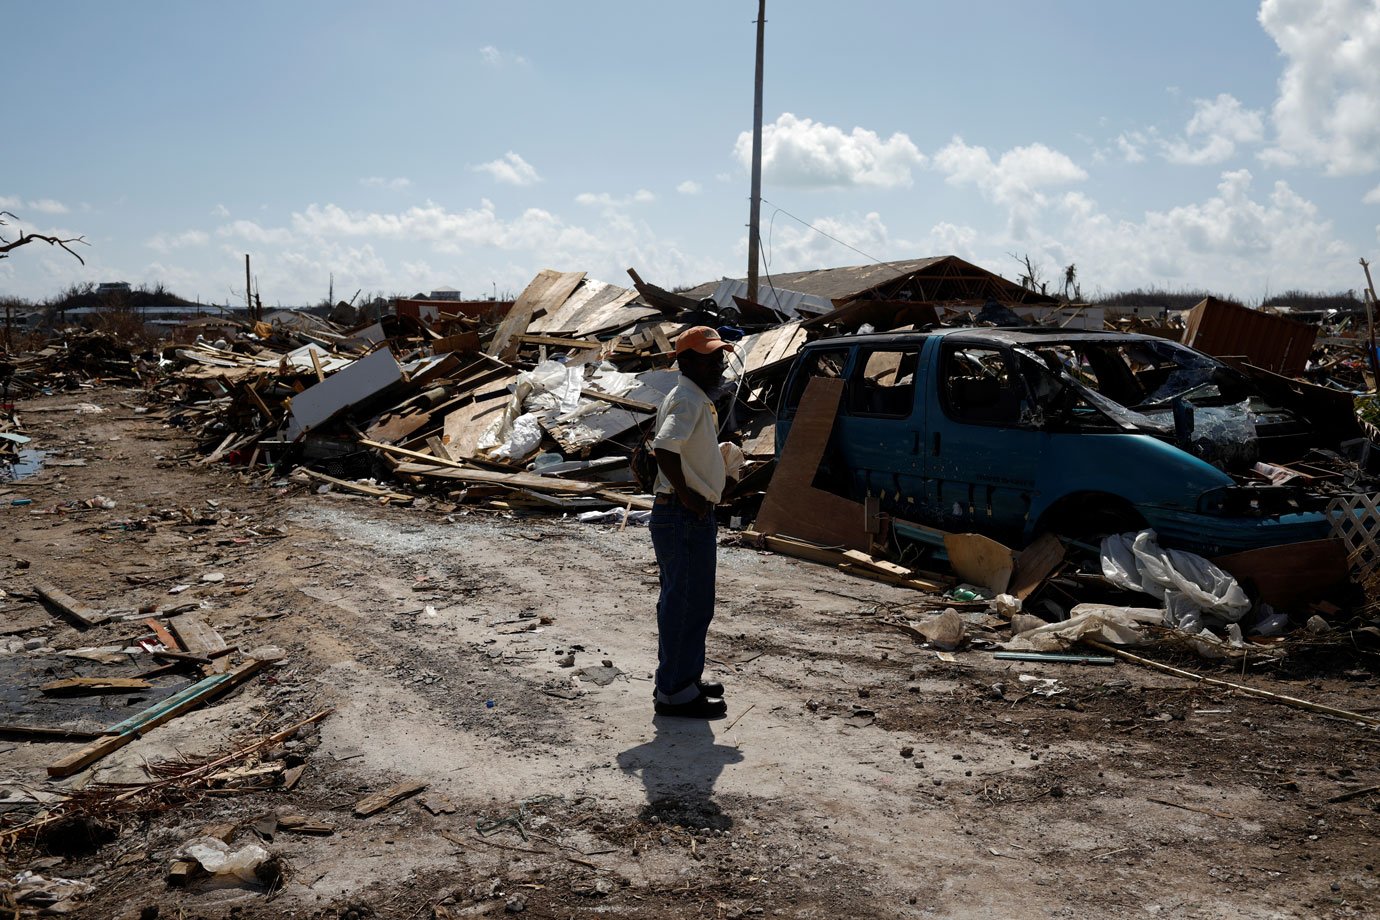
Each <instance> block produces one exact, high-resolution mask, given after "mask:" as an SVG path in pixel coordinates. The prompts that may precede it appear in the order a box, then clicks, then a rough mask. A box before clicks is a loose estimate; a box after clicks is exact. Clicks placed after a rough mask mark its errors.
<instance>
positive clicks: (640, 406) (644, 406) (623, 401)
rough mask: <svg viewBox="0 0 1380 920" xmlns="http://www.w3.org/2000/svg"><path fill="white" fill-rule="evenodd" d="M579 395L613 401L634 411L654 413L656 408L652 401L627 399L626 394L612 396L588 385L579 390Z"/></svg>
mask: <svg viewBox="0 0 1380 920" xmlns="http://www.w3.org/2000/svg"><path fill="white" fill-rule="evenodd" d="M580 395H581V396H587V397H589V398H590V399H598V400H600V401H602V402H606V403H613V404H614V405H615V406H622V407H623V408H624V409H631V410H633V411H634V412H647V413H653V414H655V413H656V411H657V408H658V407H657V406H655V405H653V404H652V403H649V402H643V401H642V400H640V399H629V398H628V397H626V396H614V395H613V394H612V393H605V392H604V391H602V390H594V389H590V388H589V387H585V388H584V389H582V390H580Z"/></svg>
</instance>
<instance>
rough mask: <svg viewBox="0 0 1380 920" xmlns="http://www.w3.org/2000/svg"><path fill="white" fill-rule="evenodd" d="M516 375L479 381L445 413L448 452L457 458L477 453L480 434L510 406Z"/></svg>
mask: <svg viewBox="0 0 1380 920" xmlns="http://www.w3.org/2000/svg"><path fill="white" fill-rule="evenodd" d="M515 377H516V374H511V375H508V376H504V377H499V378H497V379H494V380H489V381H486V382H484V383H482V384H480V385H479V386H477V387H475V388H474V389H473V390H472V391H471V392H470V393H469V394H468V395H467V396H466V397H465V398H464V401H463V402H462V403H461V404H460V405H459V406H458V407H456V408H454V409H452V410H451V411H450V412H449V413H448V414H447V415H446V421H445V426H444V428H443V429H442V435H441V443H443V444H445V445H446V452H447V453H449V454H450V455H451V456H452V457H454V458H456V459H457V460H469V459H472V458H473V457H474V456H475V454H476V453H477V452H478V445H479V438H480V436H481V435H483V434H484V431H485V429H487V428H488V427H489V426H490V425H491V424H493V422H494V420H495V419H497V418H498V417H499V416H501V415H502V414H503V410H504V409H506V408H507V406H508V401H509V399H510V398H511V394H510V393H509V392H508V386H509V384H510V383H512V381H513V379H514V378H515Z"/></svg>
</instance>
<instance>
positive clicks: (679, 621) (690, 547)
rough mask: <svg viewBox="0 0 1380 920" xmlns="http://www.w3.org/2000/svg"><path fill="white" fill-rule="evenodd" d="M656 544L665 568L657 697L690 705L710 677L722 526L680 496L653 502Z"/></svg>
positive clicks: (659, 609) (658, 610)
mask: <svg viewBox="0 0 1380 920" xmlns="http://www.w3.org/2000/svg"><path fill="white" fill-rule="evenodd" d="M649 529H650V530H651V532H652V547H653V548H654V549H655V550H656V561H657V565H658V567H659V569H660V577H661V596H660V597H659V598H658V599H657V602H656V625H657V635H658V638H657V669H656V690H657V699H658V700H660V701H661V702H663V703H688V702H690V701H691V700H693V699H695V698H696V697H697V696H698V695H699V687H698V686H696V683H697V682H698V681H699V679H700V678H701V677H702V676H703V675H704V639H705V635H706V634H707V633H708V632H709V621H710V620H712V619H714V575H715V556H716V554H717V552H718V529H719V528H718V524H717V523H716V522H715V520H714V514H713V512H711V513H709V514H708V515H706V516H705V517H704V518H702V519H701V518H698V517H696V516H695V513H694V512H693V511H691V510H690V509H689V508H686V507H685V506H684V505H682V504H681V503H680V502H679V501H678V500H676V499H675V498H674V497H672V498H671V500H670V501H669V502H668V501H664V500H661V501H658V502H657V503H656V504H655V505H653V506H652V520H651V523H650V525H649Z"/></svg>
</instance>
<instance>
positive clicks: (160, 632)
mask: <svg viewBox="0 0 1380 920" xmlns="http://www.w3.org/2000/svg"><path fill="white" fill-rule="evenodd" d="M144 625H145V626H147V627H148V628H149V629H150V631H152V632H153V635H154V636H155V637H156V638H157V639H158V641H159V642H161V643H162V644H163V648H165V649H167V650H168V651H170V652H180V651H182V646H181V645H179V644H178V642H177V640H176V639H174V638H173V634H172V633H170V632H168V628H167V627H166V626H164V625H163V624H162V623H160V622H158V621H157V620H155V619H154V618H153V617H149V618H148V619H147V620H145V621H144Z"/></svg>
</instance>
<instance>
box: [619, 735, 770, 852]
mask: <svg viewBox="0 0 1380 920" xmlns="http://www.w3.org/2000/svg"><path fill="white" fill-rule="evenodd" d="M652 725H653V726H654V727H655V729H656V735H655V736H654V737H653V738H652V740H651V741H648V742H647V743H645V744H639V745H638V746H637V747H633V748H628V749H627V750H626V751H623V752H622V753H620V754H619V755H618V766H619V768H620V769H621V770H622V771H623V772H624V773H636V774H640V776H641V778H642V785H643V786H644V787H646V790H647V805H646V807H645V808H643V809H642V812H641V814H640V816H639V817H641V819H642V820H643V821H650V820H651V819H652V818H656V819H657V820H658V821H659V822H660V823H662V824H675V825H679V826H681V827H686V828H693V829H700V828H709V829H711V830H728V829H729V828H730V827H732V826H733V819H732V818H731V817H729V816H728V814H726V813H725V812H724V810H723V809H722V808H720V807H719V804H718V803H717V802H715V801H714V784H715V783H716V782H718V779H719V774H720V773H722V772H723V769H724V767H726V766H728V765H729V764H734V763H741V762H742V760H743V753H742V752H741V751H739V750H738V749H737V748H735V747H730V746H728V745H726V744H715V743H714V731H713V729H712V728H711V727H710V725H709V723H708V722H706V721H704V720H701V719H678V718H666V717H662V716H658V717H656V718H655V719H653V720H652Z"/></svg>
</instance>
